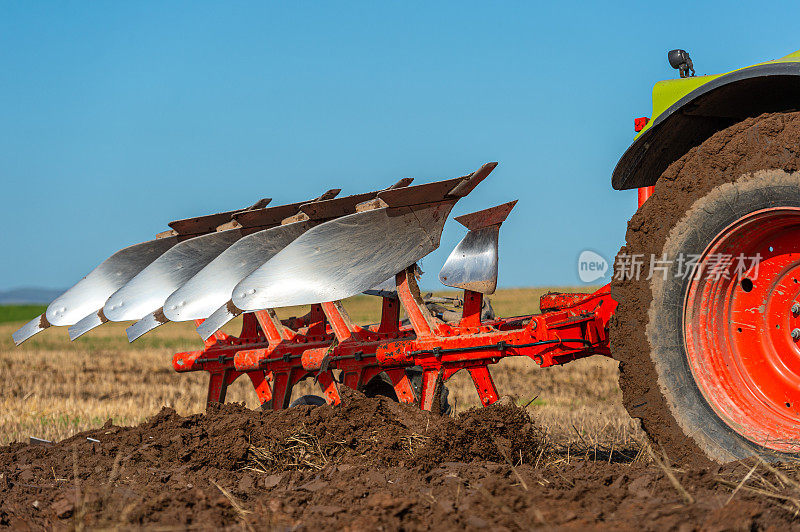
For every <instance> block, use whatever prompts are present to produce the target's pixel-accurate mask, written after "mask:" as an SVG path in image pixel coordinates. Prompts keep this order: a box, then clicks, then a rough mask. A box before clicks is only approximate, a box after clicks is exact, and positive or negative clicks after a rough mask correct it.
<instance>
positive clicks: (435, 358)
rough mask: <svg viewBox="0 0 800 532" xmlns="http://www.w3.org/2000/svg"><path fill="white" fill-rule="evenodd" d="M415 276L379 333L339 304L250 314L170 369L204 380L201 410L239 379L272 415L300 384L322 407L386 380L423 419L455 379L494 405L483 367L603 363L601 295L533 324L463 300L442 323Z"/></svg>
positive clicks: (549, 309) (476, 300)
mask: <svg viewBox="0 0 800 532" xmlns="http://www.w3.org/2000/svg"><path fill="white" fill-rule="evenodd" d="M413 271H414V270H413V267H412V268H410V269H408V270H406V271H403V272H401V273H399V274H398V275H397V279H396V281H397V295H398V297H399V301H398V299H394V298H391V297H383V298H382V299H383V306H382V311H381V321H380V323H379V324H376V325H371V326H368V327H360V326H357V325H354V324H353V323H352V321H351V320H350V317H349V316H348V315H347V312H346V311H345V310H344V308H343V307H342V306H341V304H340V303H339V302H333V303H322V304H316V305H312V306H311V310H310V312H309V313H308V314H307V315H305V316H303V317H301V318H291V319H288V320H279V319H278V318H277V316H276V314H275V312H274V311H272V310H263V311H258V312H254V313H248V314H245V315H244V323H243V327H242V332H241V334H240V335H239V336H238V337H234V336H229V335H226V334H224V333H222V332H218V333H216V335H215V336H213V337H211V338H209V340H208V341H206V342H205V349H203V350H202V351H189V352H185V353H177V354H176V355H175V356H174V357H173V367H174V368H175V370H176V371H179V372H184V371H207V372H209V374H210V380H209V389H208V402H209V403H211V402H224V401H225V393H226V390H227V387H228V385H229V384H231V383H232V382H233V381H234V380H236V379H237V378H238V377H240V376H241V375H242V374H247V376H248V377H249V378H250V380H251V381H252V383H253V386H254V388H255V390H256V393H257V395H258V398H259V401H260V402H261V404H262V406H263V407H265V408H272V409H275V410H279V409H282V408H286V407H288V406H289V401H290V399H291V394H292V388H293V387H294V385H296V384H297V383H298V382H300V381H301V380H303V379H305V378H309V377H310V378H314V379H316V381H317V382H318V383H319V385H320V387H321V388H322V391H323V392H324V395H325V399H326V400H327V402H328V403H333V404H336V403H339V402H340V396H339V391H338V386H339V385H345V386H348V387H350V388H353V389H362V388H363V387H364V386H365V385H366V384H367V383H368V382H369V381H370V380H371V379H373V378H374V377H376V376H377V375H378V374H379V373H381V372H384V373H385V374H386V375H387V376H388V377H389V379H390V380H391V382H392V384H393V386H394V389H395V392H396V394H397V397H398V399H399V400H400V401H402V402H406V403H416V404H418V405H419V406H420V408H423V409H426V410H430V409H432V408H434V403H435V398H436V391H437V387H438V386H439V383H442V382H446V381H447V380H448V379H449V378H450V377H452V376H453V375H454V374H455V373H456V372H457V371H459V370H462V369H464V370H467V371H468V372H469V373H470V376H471V377H472V380H473V382H474V383H475V388H476V390H477V392H478V396H479V397H480V399H481V403H482V404H483V405H489V404H492V403H493V402H495V401H497V400H498V398H499V395H498V392H497V388H496V387H495V384H494V381H493V380H492V377H491V374H490V372H489V365H491V364H496V363H497V362H499V361H500V359H502V358H504V357H509V356H527V357H529V358H531V359H533V360H534V362H536V363H537V364H538V365H539V366H541V367H547V366H553V365H558V364H565V363H567V362H570V361H572V360H576V359H579V358H583V357H586V356H590V355H593V354H601V355H606V356H610V350H609V342H608V321H609V319H610V318H611V316H612V315H613V313H614V309H615V308H616V302H615V301H614V300H613V299H611V295H610V290H609V287H608V286H604V287H603V288H601V289H599V290H598V291H596V292H594V293H593V294H560V293H556V294H545V295H544V296H542V298H541V301H540V308H541V310H542V313H541V314H536V315H530V316H519V317H513V318H500V319H493V320H490V321H488V320H482V319H481V306H482V303H483V295H482V294H480V293H478V292H472V291H468V290H466V291H464V306H463V313H462V317H461V319H460V320H459V321H457V322H452V323H444V322H442V321H440V320H438V319H436V318H434V317H433V316H432V315H431V313H430V312H429V310H428V308H427V307H426V306H425V304H424V302H423V300H422V298H421V296H420V293H419V288H418V287H417V283H416V279H415V277H414V274H413ZM400 304H402V305H403V308H404V309H405V311H406V315H407V317H408V324H406V325H403V324H402V322H401V320H400ZM201 322H202V321H198V322H197V323H198V325H199V323H201ZM414 366H418V367H420V368H422V386H421V390H419V392H418V393H417V394H415V393H414V389H413V388H412V385H411V382H410V381H409V379H408V376H407V374H406V371H405V370H406V369H407V368H411V367H414ZM334 371H338V372H339V373H338V374H335V373H334ZM337 377H338V379H337Z"/></svg>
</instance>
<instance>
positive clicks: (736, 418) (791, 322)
mask: <svg viewBox="0 0 800 532" xmlns="http://www.w3.org/2000/svg"><path fill="white" fill-rule="evenodd" d="M798 168H800V113H796V112H794V113H776V114H766V115H761V116H759V117H756V118H749V119H746V120H744V121H742V122H739V123H736V124H734V125H732V126H730V127H728V128H727V129H724V130H722V131H720V132H718V133H716V134H715V135H713V136H712V137H710V138H709V139H708V140H706V141H705V142H703V143H702V144H701V145H700V146H697V147H695V148H693V149H692V150H690V151H689V152H688V153H687V154H686V155H684V156H683V157H682V158H681V159H679V160H678V161H676V162H675V163H673V164H672V165H671V166H670V167H669V168H668V169H667V170H666V171H665V172H664V174H663V175H662V176H661V177H660V178H659V180H658V182H657V183H656V187H655V192H654V194H653V195H652V196H651V197H650V199H648V200H647V201H646V202H645V204H644V205H643V206H642V208H640V209H639V211H638V212H637V213H636V214H635V215H634V216H633V218H631V221H630V222H629V224H628V232H627V235H626V245H625V246H624V247H623V248H622V249H621V250H620V253H619V255H618V256H617V259H616V262H615V272H614V280H613V281H612V295H613V297H614V299H615V300H616V301H617V302H618V303H619V307H618V309H617V312H616V315H615V317H614V319H613V320H612V323H611V348H612V353H613V356H614V357H615V358H616V359H618V360H619V361H620V386H621V388H622V392H623V399H624V404H625V408H626V409H627V410H628V412H629V413H630V415H631V416H632V417H633V418H638V419H640V420H641V424H642V428H643V429H644V431H645V432H646V433H647V434H648V436H649V437H650V439H651V440H652V441H653V442H654V443H655V445H656V448H657V449H658V448H662V449H664V451H665V452H666V453H667V455H668V456H669V458H671V459H673V460H676V461H678V462H681V463H704V462H705V463H707V462H708V461H713V462H718V463H725V462H729V461H732V460H736V459H740V458H744V457H747V456H752V455H754V454H757V455H760V456H762V457H764V458H767V459H776V458H777V459H780V458H786V457H788V456H789V455H791V456H797V454H798V453H799V452H800V172H798ZM681 257H682V259H681ZM729 257H730V262H729ZM638 264H641V266H638ZM651 266H652V267H651ZM637 269H638V270H639V271H638V272H637Z"/></svg>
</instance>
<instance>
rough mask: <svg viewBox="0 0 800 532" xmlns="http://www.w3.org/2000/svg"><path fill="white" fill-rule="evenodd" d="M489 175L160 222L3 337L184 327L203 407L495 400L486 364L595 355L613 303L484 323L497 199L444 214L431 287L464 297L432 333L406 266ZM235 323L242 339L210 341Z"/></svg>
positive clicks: (498, 216)
mask: <svg viewBox="0 0 800 532" xmlns="http://www.w3.org/2000/svg"><path fill="white" fill-rule="evenodd" d="M495 166H496V163H490V164H486V165H484V166H483V167H481V168H480V169H479V170H478V171H476V172H474V173H472V174H470V175H467V176H464V177H460V178H456V179H449V180H445V181H437V182H433V183H428V184H424V185H416V186H411V185H410V183H411V180H410V179H403V180H400V181H398V182H397V183H396V184H395V185H393V186H391V187H389V188H387V189H385V190H380V191H375V192H370V193H366V194H358V195H354V196H347V197H343V198H336V197H335V196H336V195H337V193H338V192H339V191H338V190H331V191H328V192H326V193H325V194H323V195H322V196H320V197H319V198H316V199H314V200H311V201H309V202H304V203H294V204H290V205H281V206H277V207H269V206H267V205H266V204H267V203H268V200H261V201H260V202H258V203H256V204H255V205H254V206H252V207H250V208H247V209H243V210H238V211H231V212H226V213H220V214H215V215H210V216H202V217H199V218H193V219H188V220H179V221H175V222H172V223H170V224H169V225H170V227H171V228H172V230H171V231H167V232H165V233H162V234H160V235H158V238H156V239H155V240H152V241H150V242H145V243H143V244H138V245H137V246H133V247H131V248H126V249H123V250H121V251H119V252H117V253H116V254H114V255H113V256H111V257H110V258H109V259H107V260H106V261H105V262H104V263H102V264H101V265H100V266H98V267H97V268H96V269H95V270H94V271H93V272H91V273H90V274H89V275H88V276H87V277H86V278H84V279H83V280H82V281H80V282H79V283H78V284H76V285H75V286H74V287H73V288H71V289H70V290H68V291H67V292H66V293H64V294H63V295H62V296H61V297H59V298H58V299H56V300H55V301H53V303H52V304H51V305H50V306H49V307H48V309H47V312H46V313H45V314H43V315H42V316H39V317H38V318H36V319H34V320H33V321H31V322H30V323H28V324H27V325H25V326H24V327H23V328H22V329H20V330H19V331H18V332H17V333H15V335H14V339H15V341H16V342H17V343H18V344H19V343H21V342H23V341H25V340H26V339H28V338H29V337H30V336H32V335H33V334H35V333H36V332H38V331H41V330H43V329H45V328H47V327H49V326H51V325H62V326H69V335H70V338H72V339H75V338H77V337H79V336H81V335H82V334H84V333H86V332H87V331H89V330H91V329H92V328H94V327H97V326H99V325H101V324H103V323H105V322H107V321H127V320H136V322H135V323H134V324H133V325H131V326H130V327H129V328H128V337H129V339H130V340H131V341H133V340H135V339H136V338H138V337H140V336H141V335H143V334H145V333H146V332H148V331H150V330H152V329H154V328H155V327H157V326H159V325H161V324H164V323H167V322H169V321H187V320H194V321H195V323H196V324H197V328H198V332H199V333H200V335H201V336H202V337H203V340H204V343H205V348H204V349H203V350H199V351H190V352H185V353H178V354H176V355H175V356H174V358H173V366H174V368H175V370H176V371H179V372H188V371H206V372H208V373H209V374H210V379H209V390H208V401H209V402H224V401H225V394H226V390H227V387H228V386H229V385H230V384H231V383H232V382H233V381H234V380H235V379H237V378H238V377H240V376H242V375H247V377H249V379H250V380H251V381H252V383H253V386H254V388H255V390H256V393H257V395H258V398H259V400H260V402H261V403H262V405H264V406H265V407H269V408H273V409H281V408H286V407H288V406H289V404H290V399H291V397H292V389H293V387H294V386H295V385H296V384H297V383H298V382H299V381H301V380H303V379H306V378H313V379H315V380H316V382H318V383H319V385H320V387H321V389H322V392H323V395H324V397H325V400H326V401H327V402H329V403H338V402H339V401H340V397H339V393H338V389H337V387H338V385H340V384H343V385H345V386H349V387H351V388H354V389H360V390H379V391H380V390H383V393H385V394H387V395H391V396H392V397H393V398H395V397H396V398H397V399H398V400H399V401H403V402H407V403H416V404H418V405H419V406H420V407H421V408H424V409H428V410H429V409H438V408H441V406H442V405H441V399H440V401H439V402H437V401H436V399H435V398H436V397H440V398H441V387H442V385H443V383H444V382H446V381H447V380H448V379H449V378H450V377H451V376H452V375H453V374H454V373H456V372H457V371H459V370H462V369H463V370H466V371H468V372H469V374H470V376H471V377H472V380H473V382H474V383H475V388H476V390H477V392H478V395H479V397H480V400H481V402H482V403H483V404H484V405H488V404H491V403H493V402H495V401H497V400H498V398H499V394H498V391H497V388H496V387H495V384H494V381H493V380H492V377H491V374H490V372H489V366H490V365H491V364H495V363H497V362H499V361H500V360H501V359H502V358H504V357H508V356H527V357H529V358H531V359H533V360H534V361H535V362H536V363H537V364H539V365H540V366H543V367H546V366H552V365H554V364H563V363H565V362H568V361H571V360H575V359H577V358H581V357H585V356H588V355H591V354H595V353H600V354H604V355H608V354H609V347H608V334H607V325H608V320H609V318H610V317H611V314H612V313H613V309H614V306H615V304H614V302H613V301H612V300H611V299H610V297H609V290H608V288H607V287H606V288H603V289H601V290H599V291H597V292H595V293H594V294H547V295H545V296H543V297H542V301H541V306H542V310H543V313H542V314H540V315H533V316H519V317H513V318H496V319H495V318H491V319H484V318H482V310H483V308H484V305H483V303H484V302H483V298H484V295H485V294H491V293H493V292H494V290H495V287H496V282H497V248H498V237H499V229H500V225H501V224H502V223H503V221H504V220H505V219H506V217H507V216H508V214H509V213H510V212H511V209H513V207H514V205H515V203H516V202H510V203H506V204H504V205H498V206H496V207H493V208H490V209H486V210H483V211H479V212H475V213H471V214H466V215H463V216H460V217H457V218H456V220H457V221H459V222H460V223H461V224H463V225H464V226H465V227H466V228H467V229H468V232H467V235H466V236H465V237H464V239H463V240H462V241H461V242H460V243H459V244H458V246H457V247H456V248H455V249H454V250H453V253H452V254H451V255H450V257H449V258H448V260H447V262H446V263H445V265H444V267H443V268H442V271H441V273H440V279H441V281H442V283H443V284H445V285H447V286H451V287H455V288H460V289H463V300H462V301H463V303H462V305H461V315H460V316H459V317H458V318H457V319H454V320H451V321H447V322H445V321H443V320H441V319H438V318H436V317H435V316H434V315H433V314H432V313H431V311H430V310H429V306H430V305H429V304H428V303H427V302H426V301H425V300H424V298H423V297H422V295H421V293H420V290H419V288H418V286H417V275H418V273H419V270H418V268H417V267H416V262H417V261H418V260H419V259H421V258H423V257H424V256H425V255H427V254H428V253H429V252H431V251H432V250H434V249H435V248H436V247H438V244H439V238H440V235H441V232H442V229H443V228H444V222H445V220H446V219H447V216H448V214H449V212H450V210H451V209H452V208H453V206H454V205H455V203H456V202H457V201H458V200H459V199H460V198H461V197H464V196H465V195H467V194H469V192H471V191H472V189H473V188H475V186H476V185H478V183H480V182H481V181H482V180H483V179H484V178H485V177H486V176H488V175H489V173H490V172H491V171H492V170H493V169H494V168H495ZM361 292H365V293H367V294H370V295H373V296H374V297H379V298H381V300H382V307H381V318H380V322H379V323H377V324H375V325H370V326H363V327H362V326H358V325H355V324H354V323H353V322H352V320H351V319H350V317H349V316H348V314H347V312H346V311H345V309H344V307H343V306H342V304H341V299H344V298H347V297H350V296H353V295H356V294H358V293H361ZM308 304H310V311H309V312H308V313H307V314H306V315H304V316H301V317H294V318H290V319H284V320H281V319H279V318H278V317H277V314H276V312H275V310H274V309H276V308H279V307H286V306H293V305H308ZM401 307H402V309H403V310H404V311H405V316H406V318H405V319H402V320H401ZM240 314H243V318H242V319H243V326H242V331H241V333H240V334H239V336H231V335H228V334H225V333H223V332H222V331H220V328H221V327H222V326H223V325H224V324H225V323H227V322H228V321H230V320H231V319H232V318H234V317H236V316H238V315H240ZM384 383H385V384H384ZM376 385H377V386H376ZM386 385H390V386H391V390H387V387H386Z"/></svg>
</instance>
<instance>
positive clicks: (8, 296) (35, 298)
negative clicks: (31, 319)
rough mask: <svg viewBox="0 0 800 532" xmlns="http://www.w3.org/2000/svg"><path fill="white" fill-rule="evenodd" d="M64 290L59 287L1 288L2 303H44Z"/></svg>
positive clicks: (0, 302)
mask: <svg viewBox="0 0 800 532" xmlns="http://www.w3.org/2000/svg"><path fill="white" fill-rule="evenodd" d="M63 292H64V290H63V289H61V290H59V289H58V288H13V289H11V290H0V305H44V304H47V303H50V302H51V301H52V300H54V299H55V298H57V297H58V296H60V295H61V294H62V293H63Z"/></svg>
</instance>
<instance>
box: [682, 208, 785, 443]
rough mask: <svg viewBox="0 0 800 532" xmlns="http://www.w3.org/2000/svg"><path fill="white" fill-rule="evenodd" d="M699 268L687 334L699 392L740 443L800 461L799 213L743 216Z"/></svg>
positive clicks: (689, 296)
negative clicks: (743, 440) (789, 454)
mask: <svg viewBox="0 0 800 532" xmlns="http://www.w3.org/2000/svg"><path fill="white" fill-rule="evenodd" d="M727 257H731V258H732V260H731V263H730V264H729V265H727V267H725V266H724V263H725V262H727ZM758 257H760V260H759V259H758ZM696 264H697V268H696V269H695V270H694V274H693V275H692V279H691V281H690V282H689V289H688V291H687V293H686V299H685V302H684V314H683V333H684V342H685V345H686V352H687V356H688V359H689V365H690V367H691V370H692V374H693V375H694V378H695V381H696V383H697V385H698V387H699V388H700V391H701V392H702V393H703V395H704V397H705V398H706V400H707V401H708V403H709V404H710V405H711V407H712V408H713V409H714V411H715V412H716V413H717V414H718V415H719V417H720V418H721V419H722V420H723V421H724V422H725V423H726V424H727V425H728V426H729V427H730V428H731V429H733V430H734V431H735V432H737V433H739V434H741V435H742V436H743V437H745V438H747V439H748V440H750V441H752V442H754V443H756V444H758V445H761V446H764V447H767V448H769V449H773V450H775V451H783V452H797V451H800V208H793V207H779V208H771V209H764V210H761V211H756V212H753V213H751V214H748V215H747V216H744V217H743V218H741V219H739V220H737V221H736V222H734V223H733V224H731V225H730V226H728V227H727V228H725V229H724V230H723V231H722V232H721V233H720V234H719V235H717V236H716V237H715V238H714V240H713V241H712V242H711V244H709V246H708V247H707V248H706V250H705V251H704V252H703V254H702V255H701V256H700V258H699V260H698V261H697V263H696ZM795 305H796V306H795ZM793 306H794V309H793ZM795 330H796V331H795ZM792 331H795V335H796V336H797V337H798V338H794V337H792Z"/></svg>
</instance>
